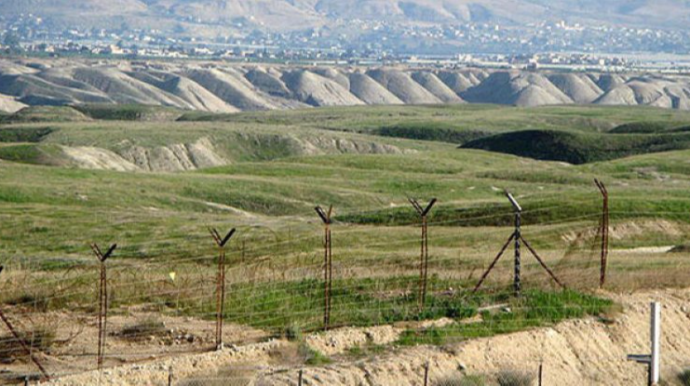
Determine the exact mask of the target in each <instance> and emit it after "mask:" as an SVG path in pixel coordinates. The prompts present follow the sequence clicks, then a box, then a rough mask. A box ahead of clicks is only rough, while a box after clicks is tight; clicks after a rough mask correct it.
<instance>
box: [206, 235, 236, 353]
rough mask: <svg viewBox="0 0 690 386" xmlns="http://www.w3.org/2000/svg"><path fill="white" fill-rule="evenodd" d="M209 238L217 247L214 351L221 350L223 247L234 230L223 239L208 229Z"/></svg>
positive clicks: (223, 310) (223, 305) (223, 274)
mask: <svg viewBox="0 0 690 386" xmlns="http://www.w3.org/2000/svg"><path fill="white" fill-rule="evenodd" d="M209 231H210V232H211V237H213V240H214V241H215V242H216V246H218V275H217V277H216V350H222V349H223V319H224V315H225V246H226V245H227V244H228V241H230V238H232V235H234V234H235V232H236V229H234V228H233V229H232V230H230V232H229V233H228V234H227V235H226V236H225V238H221V237H220V233H218V231H217V230H216V229H215V228H210V229H209Z"/></svg>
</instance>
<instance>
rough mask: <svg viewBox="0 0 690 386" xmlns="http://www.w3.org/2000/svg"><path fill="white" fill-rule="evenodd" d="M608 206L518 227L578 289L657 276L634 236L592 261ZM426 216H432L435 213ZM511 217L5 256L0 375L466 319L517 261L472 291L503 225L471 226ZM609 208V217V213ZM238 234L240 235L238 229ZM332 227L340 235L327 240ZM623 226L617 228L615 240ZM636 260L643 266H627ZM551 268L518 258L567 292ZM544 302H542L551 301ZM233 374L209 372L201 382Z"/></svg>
mask: <svg viewBox="0 0 690 386" xmlns="http://www.w3.org/2000/svg"><path fill="white" fill-rule="evenodd" d="M587 200H589V198H583V199H582V201H583V202H586V201H587ZM570 205H572V203H570ZM429 208H430V207H429ZM555 210H558V206H557V205H554V206H550V207H543V208H537V209H534V210H531V209H530V208H525V209H524V210H523V211H522V215H523V216H524V215H529V214H530V213H546V212H548V211H555ZM605 210H606V212H605V213H606V214H605V216H606V219H605V220H602V218H603V217H602V216H603V215H604V214H603V213H602V212H599V211H596V212H592V213H575V214H573V215H568V216H564V217H560V218H558V219H555V220H552V221H539V222H538V223H534V224H529V225H523V227H522V230H521V232H522V233H521V235H522V234H524V235H525V238H527V239H529V240H530V248H531V247H532V246H535V247H539V248H540V249H542V250H543V251H544V252H543V260H544V261H546V262H549V264H550V265H552V266H553V275H552V277H554V276H557V277H559V278H560V279H561V280H563V283H564V284H565V285H567V286H568V287H570V288H574V289H579V290H593V289H595V288H597V287H598V286H599V285H603V283H602V282H601V278H600V276H599V273H601V272H604V271H603V269H604V264H607V265H608V267H609V269H608V275H607V278H608V279H607V282H606V283H607V286H609V287H610V288H631V287H632V286H634V284H632V283H635V282H637V281H638V280H637V279H638V278H639V277H641V276H642V275H649V274H650V273H649V272H648V271H645V270H644V269H642V268H644V267H645V264H648V263H649V262H648V261H641V260H645V259H643V258H635V257H634V256H632V257H630V256H626V259H625V260H623V259H621V258H620V257H621V256H623V255H630V253H629V251H630V250H634V248H627V249H626V251H624V252H619V251H616V250H615V249H612V250H608V247H609V245H608V241H606V248H607V260H606V262H605V260H604V259H603V258H601V259H597V255H598V253H597V252H598V251H597V250H596V248H595V247H596V246H597V244H599V245H601V244H603V241H601V240H600V238H601V237H602V236H601V235H602V234H603V231H602V230H601V224H602V222H605V224H606V227H607V230H606V234H609V231H610V230H611V228H615V227H616V226H617V225H620V227H621V228H624V226H625V224H626V223H627V222H628V221H629V219H630V218H635V215H636V213H629V212H625V213H621V212H616V211H609V208H608V204H607V206H606V207H605ZM372 213H376V212H365V211H362V212H351V213H347V214H346V216H344V217H351V216H356V215H359V216H361V215H365V214H372ZM418 214H419V213H418ZM427 214H429V215H430V217H432V218H433V213H429V212H428V213H427ZM619 214H620V215H621V216H618V215H619ZM668 214H669V213H668V212H660V211H657V212H649V211H646V212H643V213H639V214H637V215H639V218H640V219H645V218H646V219H650V218H651V219H653V218H667V215H668ZM671 214H676V213H671ZM514 215H515V212H514V210H513V209H512V208H510V207H506V208H505V210H500V211H497V212H496V213H492V214H490V215H485V214H480V215H477V216H470V217H464V218H460V219H455V220H443V221H433V219H432V221H426V220H425V221H423V223H422V224H418V225H411V226H410V225H408V226H405V225H396V226H392V227H391V228H392V229H390V230H376V229H375V228H377V227H376V226H370V225H353V224H351V223H347V222H340V221H338V216H337V215H336V216H335V217H331V216H332V214H331V213H330V211H329V213H325V211H324V216H326V217H324V218H326V220H324V225H325V226H326V233H325V236H324V235H323V234H319V233H321V232H323V231H319V229H318V228H319V227H318V226H317V224H316V223H312V224H311V225H310V230H309V231H307V232H303V233H302V234H301V235H300V236H299V237H295V236H294V235H295V234H294V233H290V237H287V238H286V239H284V240H279V239H278V238H277V237H275V234H270V235H266V234H263V235H260V236H257V237H256V238H254V239H249V240H244V239H243V240H244V241H245V243H244V245H243V246H242V247H241V248H238V246H239V245H237V246H235V247H234V249H232V250H227V252H226V250H225V249H224V248H223V247H225V244H226V243H227V242H228V241H229V240H230V237H227V238H225V239H220V235H218V234H217V232H216V233H214V234H215V235H217V237H215V236H214V239H216V243H217V246H218V247H220V248H221V249H222V253H221V254H220V255H218V253H214V252H213V251H212V250H210V249H209V250H207V252H206V253H202V254H197V253H194V252H190V253H177V254H176V257H174V258H165V257H162V258H152V259H148V260H143V261H142V260H141V259H140V258H138V257H139V256H138V254H137V258H136V259H133V258H128V256H127V255H126V253H127V251H144V250H146V251H148V252H150V253H151V254H152V255H155V256H164V255H165V251H166V244H167V243H175V242H178V241H179V239H160V240H150V241H146V242H142V243H138V244H136V245H129V246H125V245H123V246H121V247H119V248H120V249H118V250H119V251H120V252H119V253H118V254H117V255H116V256H113V257H112V258H111V259H109V260H108V276H107V277H105V275H104V274H103V271H102V269H104V261H105V260H106V259H107V258H108V257H106V255H108V256H110V254H111V253H112V250H114V248H111V249H110V250H109V251H108V252H106V253H105V254H103V253H100V254H99V261H98V262H94V261H84V262H80V263H79V264H76V265H74V266H69V267H67V268H65V269H62V268H60V269H46V266H45V262H42V261H40V260H39V259H36V260H30V259H29V260H25V261H21V262H19V263H14V262H12V261H11V260H8V261H6V262H5V266H6V269H5V272H4V273H3V274H2V276H0V289H1V291H0V300H1V303H0V304H2V311H3V312H4V315H6V319H7V322H8V323H9V324H11V325H13V326H14V328H15V330H16V331H15V334H14V335H12V336H1V337H0V359H1V360H5V361H7V362H8V363H10V364H18V365H17V366H16V367H17V368H18V369H19V370H20V371H18V372H13V373H11V374H0V380H3V381H4V382H7V383H9V382H17V381H19V382H21V381H24V379H25V378H26V377H27V376H29V377H30V379H31V380H37V379H47V377H51V378H59V377H64V376H67V375H72V374H79V373H82V372H88V371H93V370H95V369H97V368H100V367H101V365H102V366H103V367H112V366H118V365H121V364H124V363H136V362H137V361H146V360H151V359H154V358H155V359H159V358H162V357H172V356H176V355H181V354H187V353H200V352H205V351H209V350H212V349H215V348H218V346H220V344H219V343H223V338H224V337H227V339H228V340H227V343H229V344H241V343H244V342H247V341H250V342H251V341H257V340H258V341H260V340H264V339H268V338H270V337H276V336H290V335H291V334H292V335H296V334H301V333H310V332H316V331H319V330H321V329H324V328H326V329H334V328H338V327H346V326H359V327H368V326H378V325H388V324H391V323H396V322H414V321H424V320H434V319H438V318H443V317H451V318H456V319H457V318H463V317H467V316H469V315H472V314H476V309H475V308H476V306H477V304H478V302H482V301H487V302H494V303H497V304H499V303H500V302H501V301H505V300H506V298H505V297H503V296H504V295H505V294H507V293H511V290H510V286H509V283H510V280H509V278H510V277H511V276H512V275H513V274H514V265H513V264H511V262H505V263H501V262H499V263H497V264H496V266H495V267H494V273H493V274H492V275H493V276H492V278H491V279H488V280H487V281H486V282H485V283H484V286H483V287H482V288H481V292H483V293H484V294H486V295H485V296H487V297H486V298H481V296H480V295H473V294H472V289H473V288H474V285H475V284H476V283H477V282H478V281H479V280H480V273H481V272H482V271H484V270H485V269H486V268H487V267H488V266H489V263H490V260H489V259H490V258H492V257H493V256H491V255H492V254H494V253H495V249H496V248H497V246H500V245H501V244H502V243H503V241H504V240H502V239H503V238H504V236H505V235H504V234H502V233H503V231H504V229H505V228H504V227H502V226H501V227H492V226H489V225H484V226H483V227H482V229H483V230H482V231H481V232H479V233H478V234H471V232H469V231H467V229H469V228H468V227H466V226H464V225H467V224H472V223H476V222H480V221H481V223H482V224H492V223H495V222H497V221H498V220H500V219H505V218H511V217H512V216H514ZM609 218H610V219H613V224H612V225H611V224H609V221H610V220H609ZM619 218H620V219H621V220H618V219H619ZM322 220H323V218H322ZM494 220H496V221H494ZM418 226H425V227H434V229H435V231H434V232H431V233H429V232H428V231H426V230H424V231H423V233H422V237H423V239H422V240H423V241H422V246H421V248H422V249H421V250H422V252H421V253H422V255H421V260H420V256H419V247H420V241H419V233H418V232H419V230H418ZM634 231H635V232H644V231H645V230H644V229H636V230H634ZM685 231H686V230H685V229H682V230H679V231H678V232H677V235H676V236H675V238H676V239H678V240H682V239H683V238H684V237H685ZM237 232H238V234H241V233H242V229H241V228H238V230H237ZM331 232H333V233H334V234H335V235H336V237H335V238H333V239H332V238H331ZM616 233H617V232H615V231H614V232H611V234H612V235H613V236H614V237H612V238H613V245H614V246H615V245H616V240H615V235H616ZM232 234H233V233H230V234H229V236H232ZM565 234H567V237H565V236H564V235H565ZM207 238H208V236H206V235H203V233H202V232H200V233H199V234H197V235H192V236H189V237H187V238H186V239H185V241H186V242H187V244H189V245H193V244H194V243H196V242H199V243H206V244H208V241H207ZM463 238H466V239H463ZM514 238H515V237H513V239H514ZM271 239H272V240H271ZM224 240H225V242H226V243H223V241H224ZM269 240H270V241H269ZM521 240H523V241H524V239H522V238H521ZM598 240H599V241H598ZM513 241H514V240H513ZM221 244H222V245H221ZM238 244H239V243H238ZM651 244H655V243H651ZM324 245H326V246H327V249H326V251H325V252H324V251H323V249H322V248H323V247H324ZM193 250H194V251H196V250H197V249H193ZM98 251H100V250H98ZM226 253H227V256H226ZM323 253H325V256H326V259H325V261H324V260H323V258H322V255H323ZM320 255H321V257H320ZM641 256H643V257H644V256H645V255H644V254H643V253H641ZM677 256H678V255H676V256H667V255H662V256H661V257H657V260H658V261H655V262H654V264H652V267H654V268H652V269H651V270H652V271H653V272H652V273H651V274H652V275H653V276H654V277H655V278H656V277H657V276H664V277H663V280H662V281H658V282H655V284H656V285H660V286H661V285H670V286H673V285H675V284H678V283H682V282H684V281H685V280H687V278H688V274H687V272H688V269H687V268H688V267H690V261H688V260H687V259H683V258H678V257H677ZM682 256H685V255H682ZM685 257H687V256H685ZM226 259H227V260H226ZM637 264H639V265H640V266H639V267H637V269H631V268H635V267H636V265H637ZM214 266H215V267H214ZM543 267H544V263H543V262H539V261H532V262H526V263H525V262H523V264H522V266H521V271H522V275H523V278H524V282H525V283H526V287H527V288H528V289H530V290H545V291H559V290H560V289H559V288H558V286H557V284H560V283H553V282H552V281H550V280H549V278H548V277H546V278H545V277H543V276H542V274H541V272H542V271H541V270H542V268H543ZM214 268H215V269H216V270H217V273H216V275H213V270H214ZM324 272H326V276H325V277H324ZM420 272H421V276H420ZM429 274H430V275H429ZM592 278H594V279H592ZM420 279H422V280H424V281H425V283H424V284H423V285H424V287H426V286H428V291H420V285H421V284H420ZM427 281H428V283H427ZM221 282H222V283H221ZM221 285H222V287H221ZM226 286H227V287H226ZM220 291H222V293H223V295H222V296H221V292H220ZM226 292H227V294H226ZM226 295H227V297H226ZM217 299H221V300H220V303H218V301H215V302H214V300H217ZM324 302H325V303H324ZM324 304H325V306H324ZM420 305H423V307H420ZM548 307H550V306H545V307H544V309H543V311H544V312H547V311H552V310H549V309H547V308H548ZM568 307H571V308H572V309H574V310H575V309H577V310H578V311H582V309H586V308H588V307H593V306H591V305H590V304H587V303H586V302H585V303H579V304H572V305H568ZM521 309H524V310H528V309H529V310H531V311H534V312H536V313H537V314H536V315H537V316H533V315H532V316H530V317H526V318H524V319H522V320H520V321H510V320H507V321H504V324H505V325H504V326H503V330H504V331H517V330H520V329H521V328H522V327H524V325H525V324H527V323H531V322H533V323H537V322H539V321H540V320H541V318H540V317H539V316H538V315H539V311H540V308H539V307H535V306H534V305H529V306H528V305H522V306H520V305H517V306H515V305H513V306H512V310H513V312H518V311H520V310H521ZM104 310H110V311H111V312H112V313H113V315H112V316H110V317H109V319H108V323H107V324H106V323H105V321H104V320H103V322H101V323H98V322H97V321H98V320H101V318H102V316H104V315H103V312H104ZM103 319H104V318H103ZM214 321H215V325H216V328H215V329H214V328H213V324H214ZM220 323H226V325H227V326H228V327H230V328H228V329H226V330H225V331H224V332H223V330H222V328H221V329H220V330H219V328H218V327H219V326H220V325H221V324H220ZM189 324H194V326H193V327H189V326H188V325H189ZM98 326H101V328H98ZM485 328H486V327H485V326H473V325H467V326H463V329H464V331H465V332H466V333H467V335H472V334H481V333H482V331H483V330H484V329H485ZM96 337H97V339H96ZM106 338H107V339H106ZM17 344H18V345H19V347H18V346H17ZM22 346H23V347H22ZM32 364H34V365H36V368H33V366H32ZM37 370H44V371H45V373H43V372H42V371H37ZM229 377H230V375H225V376H223V375H220V376H215V377H208V378H206V382H207V383H204V384H211V383H209V382H211V381H212V380H213V379H215V378H219V379H225V380H227V379H229ZM239 378H246V377H245V376H244V375H243V376H241V377H239ZM201 379H202V378H199V379H198V381H200V380H201ZM184 382H187V383H179V384H189V385H192V384H195V383H192V380H186V381H184ZM176 384H177V383H176ZM197 384H201V383H197Z"/></svg>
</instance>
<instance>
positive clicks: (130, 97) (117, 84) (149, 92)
mask: <svg viewBox="0 0 690 386" xmlns="http://www.w3.org/2000/svg"><path fill="white" fill-rule="evenodd" d="M73 76H74V79H76V80H79V81H81V82H84V83H87V84H90V85H91V86H93V87H95V88H97V89H99V90H101V91H102V92H103V93H105V94H106V95H108V97H109V98H111V99H112V100H113V101H116V102H118V103H136V104H144V105H164V106H175V107H180V108H184V107H185V105H186V104H185V102H184V101H182V100H181V99H180V98H178V97H176V96H174V95H170V94H168V93H166V92H165V91H163V90H161V89H158V88H156V87H154V86H151V85H149V84H147V83H144V82H142V81H140V80H137V79H135V78H132V77H130V76H128V75H127V74H126V73H124V72H122V71H120V70H119V69H117V68H114V67H102V68H77V69H75V70H74V72H73Z"/></svg>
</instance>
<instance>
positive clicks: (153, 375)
mask: <svg viewBox="0 0 690 386" xmlns="http://www.w3.org/2000/svg"><path fill="white" fill-rule="evenodd" d="M609 296H611V297H613V298H614V299H615V300H616V301H617V302H619V303H620V304H622V305H623V307H624V311H623V313H622V314H620V315H618V316H617V318H616V322H615V323H614V324H611V325H606V324H603V323H601V322H599V321H596V320H593V319H589V320H579V321H569V322H564V323H561V324H559V325H557V326H555V327H553V328H543V329H536V330H532V331H526V332H520V333H515V334H509V335H503V336H498V337H493V338H485V339H476V340H472V341H468V342H464V343H459V344H452V345H446V346H444V347H442V348H435V347H427V346H420V347H414V348H403V349H400V350H396V351H393V352H391V353H388V354H384V355H382V356H380V357H377V358H370V359H364V360H358V361H354V362H351V361H349V360H347V359H343V360H342V361H339V362H336V363H335V364H332V365H328V366H325V367H310V368H305V370H304V379H305V384H307V385H381V386H386V385H390V386H405V385H409V386H413V385H420V384H422V374H423V366H424V364H425V363H426V362H427V361H429V362H430V365H431V371H430V378H431V381H432V384H433V382H434V381H435V380H437V379H439V378H441V377H443V376H446V375H449V374H458V373H459V372H460V371H462V372H465V373H467V374H484V375H489V376H491V375H495V374H496V373H498V372H499V371H502V370H523V371H530V372H532V373H535V372H536V371H537V368H538V366H539V363H541V362H543V364H544V369H545V370H544V384H546V385H566V386H567V385H573V386H579V385H643V384H645V382H646V378H645V377H646V375H645V368H644V366H641V365H639V364H636V363H633V362H629V361H627V360H626V356H627V354H630V353H636V354H640V353H646V352H647V351H648V346H649V343H648V340H649V303H650V302H651V301H660V302H661V303H662V307H663V308H662V323H663V325H662V334H663V337H662V348H661V349H662V363H663V369H662V375H663V377H664V378H666V379H669V380H671V379H674V378H675V376H676V375H677V374H678V372H679V371H680V370H681V369H682V368H684V367H685V366H688V365H690V290H666V291H655V292H645V293H637V294H632V295H609ZM365 330H367V329H365ZM368 330H369V332H368V333H367V334H368V336H369V337H368V338H367V337H366V336H367V334H362V333H358V332H357V330H345V331H334V332H330V333H328V335H329V336H331V337H334V338H336V339H329V338H328V336H326V337H325V339H324V338H323V337H320V338H319V337H318V336H317V337H310V338H308V341H310V340H311V341H314V339H315V341H316V342H318V341H324V340H326V341H334V342H336V343H334V345H340V347H342V348H343V349H345V348H347V347H351V346H354V345H359V344H363V342H366V341H373V342H378V343H382V342H383V343H385V342H389V341H392V340H394V338H395V335H396V334H397V333H399V330H396V329H393V328H390V327H382V328H378V329H368ZM363 331H364V330H363ZM364 332H366V331H364ZM362 336H364V337H365V338H364V341H362ZM287 344H288V343H286V342H280V341H273V342H269V343H264V344H258V345H250V346H245V347H239V348H231V349H229V350H226V351H223V352H220V353H210V354H203V355H190V356H182V357H177V358H174V359H168V360H166V361H162V362H157V363H152V364H147V365H137V366H126V367H120V368H116V369H110V370H107V371H106V372H104V374H103V376H102V378H101V380H100V381H101V383H100V384H101V385H137V384H150V385H165V384H166V383H165V382H166V381H167V372H166V369H167V368H168V367H169V366H173V367H174V369H175V373H176V374H177V375H178V376H179V377H180V378H181V379H183V378H185V377H191V376H200V375H203V376H209V375H212V374H215V372H217V371H218V370H220V369H228V368H232V367H233V366H246V365H247V364H248V363H251V365H252V366H257V367H262V366H263V370H261V371H259V374H258V378H259V379H260V381H258V382H257V383H256V384H257V385H264V384H265V385H286V386H287V385H294V384H295V381H296V379H297V371H298V369H297V368H294V367H292V368H290V367H287V368H285V367H282V366H280V365H278V364H275V362H272V360H271V355H270V353H271V352H272V351H274V350H276V349H278V348H279V347H282V346H285V345H287ZM97 379H98V373H96V372H91V373H84V374H80V375H77V376H73V377H67V378H63V379H61V380H58V381H56V382H53V383H51V384H53V385H73V386H78V385H90V384H95V382H96V381H97Z"/></svg>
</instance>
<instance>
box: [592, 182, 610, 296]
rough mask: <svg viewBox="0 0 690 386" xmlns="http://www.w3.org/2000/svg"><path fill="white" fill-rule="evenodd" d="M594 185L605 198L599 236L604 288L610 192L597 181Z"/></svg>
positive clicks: (601, 284)
mask: <svg viewBox="0 0 690 386" xmlns="http://www.w3.org/2000/svg"><path fill="white" fill-rule="evenodd" d="M594 183H595V184H596V185H597V188H599V192H601V196H602V198H603V208H602V212H601V213H602V214H601V223H600V228H599V232H598V234H599V235H600V236H601V273H600V276H599V288H604V285H606V271H607V269H608V256H609V191H608V189H606V185H604V183H603V182H601V181H599V180H597V179H595V180H594Z"/></svg>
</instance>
